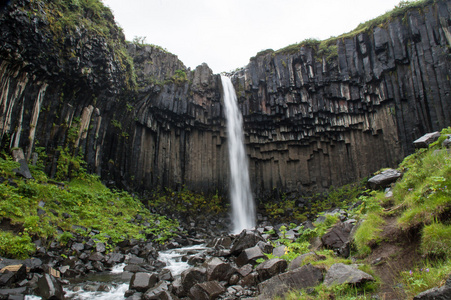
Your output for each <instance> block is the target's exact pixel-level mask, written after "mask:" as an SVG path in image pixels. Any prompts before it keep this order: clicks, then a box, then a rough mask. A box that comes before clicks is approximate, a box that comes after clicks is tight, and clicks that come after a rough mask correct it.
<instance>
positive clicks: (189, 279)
mask: <svg viewBox="0 0 451 300" xmlns="http://www.w3.org/2000/svg"><path fill="white" fill-rule="evenodd" d="M206 280H207V270H206V269H205V268H190V269H188V270H185V271H183V272H182V274H181V284H182V287H183V290H184V291H185V292H188V291H189V290H190V288H191V287H192V286H194V285H195V284H197V283H202V282H205V281H206Z"/></svg>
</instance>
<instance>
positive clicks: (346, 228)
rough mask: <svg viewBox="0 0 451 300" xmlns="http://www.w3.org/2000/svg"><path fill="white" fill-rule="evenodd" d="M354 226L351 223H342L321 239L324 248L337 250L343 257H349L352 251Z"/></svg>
mask: <svg viewBox="0 0 451 300" xmlns="http://www.w3.org/2000/svg"><path fill="white" fill-rule="evenodd" d="M353 227H354V225H353V224H352V223H350V222H340V223H338V224H336V225H335V226H333V227H332V228H331V229H330V230H329V231H328V232H327V233H326V234H324V235H323V236H322V237H321V242H322V243H323V246H324V247H326V248H328V249H332V250H336V251H337V252H338V253H339V254H340V255H341V256H343V257H348V256H349V251H350V236H351V235H350V234H351V230H352V228H353Z"/></svg>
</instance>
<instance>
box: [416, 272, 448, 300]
mask: <svg viewBox="0 0 451 300" xmlns="http://www.w3.org/2000/svg"><path fill="white" fill-rule="evenodd" d="M449 299H451V276H450V277H448V279H447V280H446V282H445V284H444V285H443V286H441V287H435V288H432V289H429V290H427V291H424V292H422V293H420V294H418V295H416V296H415V297H414V298H413V300H449Z"/></svg>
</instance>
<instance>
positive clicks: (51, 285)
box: [38, 274, 65, 300]
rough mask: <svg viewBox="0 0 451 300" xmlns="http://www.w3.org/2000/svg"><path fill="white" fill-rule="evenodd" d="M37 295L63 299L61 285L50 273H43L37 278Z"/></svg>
mask: <svg viewBox="0 0 451 300" xmlns="http://www.w3.org/2000/svg"><path fill="white" fill-rule="evenodd" d="M38 290H39V296H41V297H42V298H43V299H53V300H62V299H65V297H64V291H63V288H62V286H61V285H60V284H59V282H58V281H57V280H56V278H55V277H53V276H52V275H50V274H44V275H43V276H42V277H41V278H40V279H39V280H38Z"/></svg>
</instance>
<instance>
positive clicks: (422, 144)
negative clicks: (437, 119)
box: [413, 131, 440, 148]
mask: <svg viewBox="0 0 451 300" xmlns="http://www.w3.org/2000/svg"><path fill="white" fill-rule="evenodd" d="M439 137H440V132H438V131H435V132H430V133H426V134H425V135H423V136H422V137H420V138H418V139H416V140H415V141H413V145H414V147H415V148H427V147H429V145H430V144H432V143H433V142H435V141H436V140H437V139H438V138H439Z"/></svg>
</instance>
